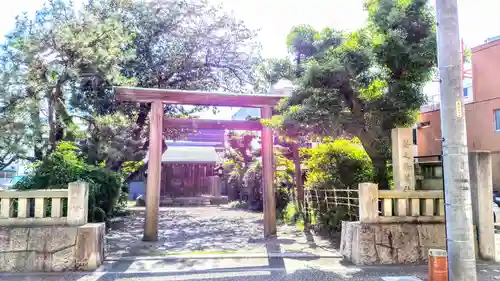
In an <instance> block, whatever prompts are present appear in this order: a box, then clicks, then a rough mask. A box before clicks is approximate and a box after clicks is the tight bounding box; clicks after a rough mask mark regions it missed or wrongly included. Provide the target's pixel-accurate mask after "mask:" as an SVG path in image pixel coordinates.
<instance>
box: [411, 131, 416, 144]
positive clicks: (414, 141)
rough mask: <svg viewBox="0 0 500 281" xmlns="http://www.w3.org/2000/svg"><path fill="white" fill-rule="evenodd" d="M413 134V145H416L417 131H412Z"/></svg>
mask: <svg viewBox="0 0 500 281" xmlns="http://www.w3.org/2000/svg"><path fill="white" fill-rule="evenodd" d="M412 133H413V145H417V129H415V128H414V129H413V130H412Z"/></svg>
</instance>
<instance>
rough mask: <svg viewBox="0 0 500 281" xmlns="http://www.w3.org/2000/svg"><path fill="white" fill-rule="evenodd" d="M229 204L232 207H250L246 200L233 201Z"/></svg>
mask: <svg viewBox="0 0 500 281" xmlns="http://www.w3.org/2000/svg"><path fill="white" fill-rule="evenodd" d="M228 206H229V208H231V209H248V203H247V202H245V201H231V202H229V204H228Z"/></svg>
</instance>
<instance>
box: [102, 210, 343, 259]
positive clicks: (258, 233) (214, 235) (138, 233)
mask: <svg viewBox="0 0 500 281" xmlns="http://www.w3.org/2000/svg"><path fill="white" fill-rule="evenodd" d="M134 213H135V215H133V216H130V217H127V218H125V220H124V222H123V223H121V224H120V225H117V226H116V228H115V229H111V230H110V231H109V232H108V234H107V236H106V238H107V249H106V250H107V257H110V258H111V259H113V258H117V257H131V256H169V255H220V254H231V255H240V254H245V255H257V256H258V255H259V254H261V255H264V254H268V253H287V254H294V253H295V254H301V253H307V254H309V255H319V256H325V257H327V256H328V257H340V254H339V253H338V251H337V250H335V249H334V247H332V245H331V244H330V242H329V241H326V240H324V239H321V238H319V237H316V236H314V235H311V234H304V233H303V232H300V231H298V230H297V229H296V227H295V226H278V235H277V237H276V238H271V239H264V238H263V233H264V230H263V220H262V219H263V214H262V213H254V212H248V211H243V210H234V209H229V208H225V207H172V208H161V209H160V216H159V222H158V225H159V229H158V231H159V241H158V242H155V243H151V242H143V241H142V232H143V224H144V209H143V208H135V209H134Z"/></svg>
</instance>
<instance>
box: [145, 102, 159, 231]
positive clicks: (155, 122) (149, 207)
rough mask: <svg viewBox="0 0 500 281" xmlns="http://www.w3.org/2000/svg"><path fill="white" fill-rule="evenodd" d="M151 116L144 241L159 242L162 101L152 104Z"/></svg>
mask: <svg viewBox="0 0 500 281" xmlns="http://www.w3.org/2000/svg"><path fill="white" fill-rule="evenodd" d="M150 114H151V115H150V117H149V118H150V122H149V124H150V125H149V151H148V178H147V186H146V219H145V222H144V237H143V240H144V241H157V240H158V213H159V209H160V183H161V175H160V174H161V156H162V143H163V137H162V136H163V115H164V112H163V103H162V102H160V101H155V102H153V103H151V113H150Z"/></svg>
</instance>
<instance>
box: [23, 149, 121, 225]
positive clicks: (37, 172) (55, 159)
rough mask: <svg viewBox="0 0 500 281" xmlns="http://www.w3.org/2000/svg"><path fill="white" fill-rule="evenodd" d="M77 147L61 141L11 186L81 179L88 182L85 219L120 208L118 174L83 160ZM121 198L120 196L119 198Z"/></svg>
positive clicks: (57, 185)
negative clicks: (87, 214)
mask: <svg viewBox="0 0 500 281" xmlns="http://www.w3.org/2000/svg"><path fill="white" fill-rule="evenodd" d="M79 152H80V151H79V150H78V148H77V147H75V146H74V145H72V144H71V143H68V142H61V143H60V144H59V145H58V146H57V147H56V150H55V151H54V152H53V153H51V154H50V155H48V156H47V157H46V158H45V159H43V161H39V162H36V163H34V164H33V166H32V167H31V171H30V172H29V173H28V175H27V176H26V177H25V178H23V179H22V180H21V181H19V182H18V183H16V185H15V186H14V188H16V189H20V190H31V189H65V188H67V187H68V183H70V182H75V181H84V182H87V183H88V184H89V221H91V222H97V221H104V220H106V219H107V218H108V217H110V216H113V215H114V214H115V213H116V212H119V211H121V210H120V207H124V205H125V204H126V202H124V200H123V199H124V198H123V197H122V196H121V195H122V194H123V193H126V192H128V191H127V189H126V187H125V185H124V182H123V177H122V175H120V174H118V173H116V172H113V171H111V170H109V169H107V168H106V167H102V166H94V165H89V164H87V163H85V160H84V159H83V157H82V155H81V154H80V153H79ZM120 199H121V200H120Z"/></svg>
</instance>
